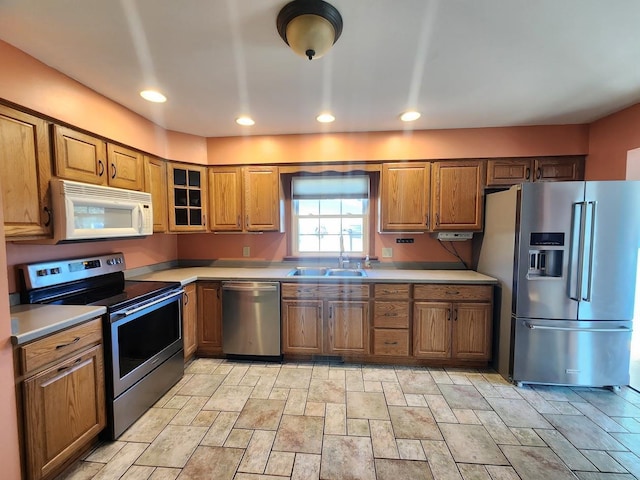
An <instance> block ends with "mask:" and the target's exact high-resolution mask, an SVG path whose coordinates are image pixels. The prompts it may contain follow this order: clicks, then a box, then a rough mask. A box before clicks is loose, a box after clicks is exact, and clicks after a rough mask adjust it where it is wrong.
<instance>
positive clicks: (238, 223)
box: [236, 215, 240, 227]
mask: <svg viewBox="0 0 640 480" xmlns="http://www.w3.org/2000/svg"><path fill="white" fill-rule="evenodd" d="M239 226H240V215H238V218H237V219H236V227H239Z"/></svg>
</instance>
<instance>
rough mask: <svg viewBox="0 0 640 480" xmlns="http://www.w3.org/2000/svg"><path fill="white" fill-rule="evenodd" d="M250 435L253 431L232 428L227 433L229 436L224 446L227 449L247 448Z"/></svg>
mask: <svg viewBox="0 0 640 480" xmlns="http://www.w3.org/2000/svg"><path fill="white" fill-rule="evenodd" d="M252 435H253V430H242V429H239V428H234V429H233V430H231V432H229V436H228V437H227V440H226V441H225V442H224V446H225V447H228V448H247V445H249V441H250V440H251V436H252Z"/></svg>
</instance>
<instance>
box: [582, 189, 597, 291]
mask: <svg viewBox="0 0 640 480" xmlns="http://www.w3.org/2000/svg"><path fill="white" fill-rule="evenodd" d="M585 206H586V209H585V215H584V218H585V224H584V229H583V232H584V234H583V237H584V240H583V242H584V247H583V252H582V264H583V267H582V275H581V278H580V281H581V286H580V292H581V298H582V300H584V301H586V302H590V301H591V276H592V271H593V243H594V239H595V233H596V232H595V229H596V202H593V201H591V202H585ZM587 212H588V213H587ZM585 264H586V275H585V274H584V272H585V267H584V265H585ZM583 292H586V295H582V293H583Z"/></svg>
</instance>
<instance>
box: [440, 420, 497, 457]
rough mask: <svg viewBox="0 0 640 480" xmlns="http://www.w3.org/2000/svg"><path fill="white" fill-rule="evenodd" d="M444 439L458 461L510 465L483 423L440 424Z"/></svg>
mask: <svg viewBox="0 0 640 480" xmlns="http://www.w3.org/2000/svg"><path fill="white" fill-rule="evenodd" d="M439 427H440V430H441V431H442V435H443V436H444V440H445V442H446V443H447V446H448V447H449V450H450V451H451V455H453V458H454V460H455V461H456V462H457V463H479V464H488V465H508V463H507V459H506V458H505V457H504V455H503V454H502V452H501V451H500V449H499V448H498V445H496V443H495V442H494V441H493V439H492V438H491V436H490V435H489V433H488V432H487V430H486V429H485V428H484V427H483V426H481V425H459V424H449V423H442V424H440V425H439Z"/></svg>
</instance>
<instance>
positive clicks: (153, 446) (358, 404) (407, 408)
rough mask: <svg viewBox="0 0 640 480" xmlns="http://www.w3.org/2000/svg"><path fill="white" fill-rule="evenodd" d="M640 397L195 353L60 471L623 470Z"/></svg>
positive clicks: (505, 479) (504, 478) (193, 475)
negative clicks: (133, 412) (107, 437)
mask: <svg viewBox="0 0 640 480" xmlns="http://www.w3.org/2000/svg"><path fill="white" fill-rule="evenodd" d="M639 477H640V394H639V393H637V392H635V391H634V390H631V389H628V388H623V389H621V390H620V391H619V392H615V393H614V392H611V391H609V390H603V389H589V388H567V387H549V386H526V387H524V388H515V387H514V386H512V385H510V384H509V383H507V382H505V381H504V380H503V379H502V377H500V376H499V375H498V374H496V373H493V372H481V371H474V370H458V369H437V368H409V367H382V366H368V365H367V366H365V365H349V364H327V363H315V364H309V363H285V364H282V365H280V364H259V363H242V362H228V361H224V360H218V359H197V360H195V361H193V362H192V363H190V364H189V365H188V366H187V368H186V371H185V375H184V378H183V379H182V380H181V381H180V382H179V383H178V384H177V385H176V386H175V387H173V388H172V389H171V390H170V391H169V392H168V393H167V394H166V395H165V396H164V397H163V398H162V399H161V400H159V401H158V402H157V403H156V404H155V405H154V407H153V408H151V409H150V410H149V411H148V412H147V413H146V414H145V415H144V416H143V417H142V418H141V419H140V420H138V421H137V422H136V423H135V424H134V425H133V426H132V427H131V428H130V429H129V430H127V431H126V432H125V433H124V434H123V435H122V436H121V437H120V438H119V439H118V441H115V442H109V443H103V444H101V445H99V446H97V448H95V449H94V450H93V451H91V452H89V453H88V454H87V455H86V456H85V458H84V459H83V460H82V461H79V462H77V463H76V464H75V465H74V466H73V467H72V468H71V469H70V470H69V471H67V472H66V474H65V475H63V476H62V477H60V479H73V480H79V479H95V480H98V479H109V480H111V479H126V480H134V479H135V480H143V479H151V480H160V479H162V480H164V479H176V478H178V479H180V480H183V479H185V480H186V479H198V480H199V479H214V480H232V479H235V480H251V479H255V480H268V479H272V480H276V479H292V480H302V479H318V478H320V479H326V480H348V479H365V480H369V479H371V480H375V479H378V480H388V479H389V480H404V479H410V480H414V479H415V480H428V479H436V480H440V479H442V480H445V479H446V480H454V479H458V480H461V479H464V480H512V479H518V478H521V479H524V480H537V479H542V480H564V479H575V478H578V479H582V480H608V479H615V480H622V479H632V478H639Z"/></svg>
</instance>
